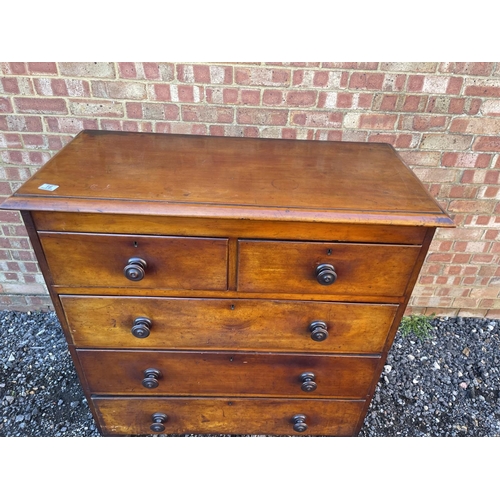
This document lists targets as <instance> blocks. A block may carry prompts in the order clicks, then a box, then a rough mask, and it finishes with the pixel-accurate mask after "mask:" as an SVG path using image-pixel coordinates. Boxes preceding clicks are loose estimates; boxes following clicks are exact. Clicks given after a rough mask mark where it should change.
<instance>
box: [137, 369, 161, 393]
mask: <svg viewBox="0 0 500 500" xmlns="http://www.w3.org/2000/svg"><path fill="white" fill-rule="evenodd" d="M144 377H145V378H144V380H143V381H142V385H143V386H144V387H145V388H146V389H156V387H158V385H159V382H158V380H159V379H161V377H162V374H161V371H160V370H157V369H156V368H148V369H147V370H144Z"/></svg>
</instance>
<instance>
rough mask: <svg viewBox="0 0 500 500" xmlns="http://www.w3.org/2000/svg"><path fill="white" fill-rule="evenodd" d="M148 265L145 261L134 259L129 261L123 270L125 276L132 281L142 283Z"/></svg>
mask: <svg viewBox="0 0 500 500" xmlns="http://www.w3.org/2000/svg"><path fill="white" fill-rule="evenodd" d="M147 267H148V264H147V263H146V261H145V260H144V259H140V258H139V257H132V258H130V259H128V262H127V265H126V266H125V267H124V268H123V274H124V275H125V277H126V278H127V279H129V280H130V281H141V280H142V278H144V276H146V268H147Z"/></svg>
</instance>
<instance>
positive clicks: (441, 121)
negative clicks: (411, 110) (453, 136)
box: [413, 115, 462, 132]
mask: <svg viewBox="0 0 500 500" xmlns="http://www.w3.org/2000/svg"><path fill="white" fill-rule="evenodd" d="M446 126H447V118H446V116H426V115H423V116H422V115H417V116H415V117H414V118H413V130H418V131H424V130H444V129H445V128H446ZM460 132H462V131H460Z"/></svg>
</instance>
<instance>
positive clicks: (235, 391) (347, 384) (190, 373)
mask: <svg viewBox="0 0 500 500" xmlns="http://www.w3.org/2000/svg"><path fill="white" fill-rule="evenodd" d="M77 352H78V357H79V359H80V362H81V365H82V368H83V370H84V372H85V376H86V379H87V381H88V384H89V389H90V392H91V393H92V394H95V395H105V394H106V395H110V394H113V395H132V394H134V395H150V396H153V395H176V396H189V395H195V396H196V395H198V396H232V395H245V396H273V395H275V396H284V397H305V398H321V397H339V398H355V399H365V398H366V397H367V396H368V393H369V387H370V384H371V382H372V379H373V376H374V374H375V372H376V368H377V366H378V363H379V361H380V358H379V357H377V356H362V357H361V356H360V357H356V356H320V355H311V356H300V355H293V354H253V353H251V354H246V353H237V352H235V353H231V352H226V353H213V352H194V353H192V352H165V351H104V350H103V351H98V350H90V349H89V350H86V349H80V350H78V351H77ZM148 370H153V371H156V376H154V375H151V374H150V373H148ZM158 372H159V373H158ZM310 373H312V374H313V376H312V377H307V376H305V375H304V374H310ZM308 379H309V380H308ZM314 384H315V385H316V388H315V390H312V391H308V390H306V389H310V388H311V387H314ZM146 386H148V387H146Z"/></svg>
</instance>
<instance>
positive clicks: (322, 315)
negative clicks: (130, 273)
mask: <svg viewBox="0 0 500 500" xmlns="http://www.w3.org/2000/svg"><path fill="white" fill-rule="evenodd" d="M60 299H61V303H62V305H63V308H64V312H65V315H66V318H67V320H68V325H69V330H70V333H71V335H72V337H73V341H74V343H75V345H76V346H77V347H96V348H97V347H99V348H138V349H197V350H200V349H202V350H206V349H216V350H221V349H247V350H256V351H257V350H272V351H302V352H304V351H309V352H339V353H340V352H345V353H378V352H381V351H382V349H383V347H384V344H385V340H386V337H387V333H388V331H389V328H390V326H391V324H392V322H393V320H394V316H395V314H396V310H397V306H395V305H389V304H383V305H375V304H356V303H352V304H344V303H334V302H320V301H316V302H312V301H311V302H300V301H297V302H293V301H276V300H274V301H273V300H244V299H233V300H229V299H184V298H142V297H141V298H139V297H87V296H77V295H70V296H68V295H62V296H60ZM321 322H322V323H324V324H325V325H326V335H325V332H324V330H325V328H324V326H323V325H321ZM323 337H326V338H324V340H321V339H322V338H323ZM313 338H314V339H316V340H313Z"/></svg>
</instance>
